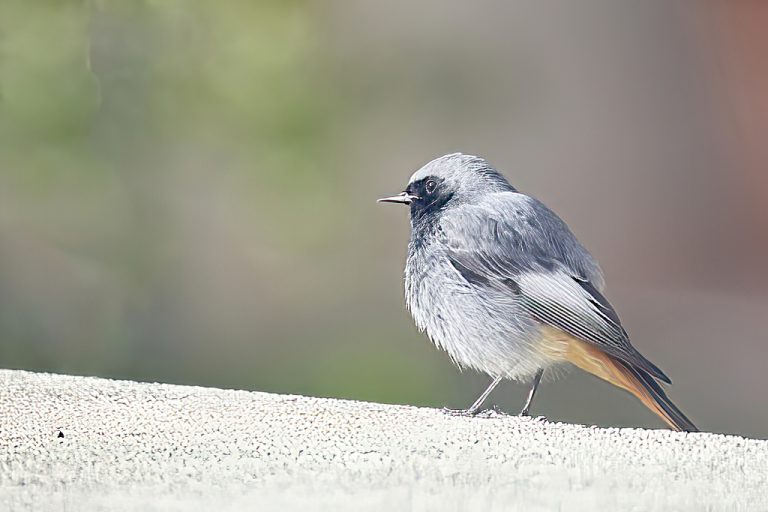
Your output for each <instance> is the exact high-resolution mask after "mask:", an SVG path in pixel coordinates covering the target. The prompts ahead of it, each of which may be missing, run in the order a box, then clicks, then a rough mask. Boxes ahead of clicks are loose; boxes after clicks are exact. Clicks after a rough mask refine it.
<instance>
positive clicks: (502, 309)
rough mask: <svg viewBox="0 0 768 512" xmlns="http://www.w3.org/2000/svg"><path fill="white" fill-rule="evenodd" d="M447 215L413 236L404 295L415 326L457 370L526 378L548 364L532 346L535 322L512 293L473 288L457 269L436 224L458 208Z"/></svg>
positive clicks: (443, 220)
mask: <svg viewBox="0 0 768 512" xmlns="http://www.w3.org/2000/svg"><path fill="white" fill-rule="evenodd" d="M446 215H448V216H449V217H448V218H445V217H442V218H439V219H438V220H437V222H436V223H435V224H434V225H432V226H414V230H413V232H412V236H411V242H410V244H409V251H408V260H407V263H406V270H405V285H406V286H405V291H406V303H407V305H408V309H409V311H410V312H411V314H412V316H413V318H414V321H415V323H416V326H417V327H418V329H419V330H420V331H423V332H425V333H426V334H427V335H428V336H429V338H430V339H431V340H432V341H433V342H434V343H435V345H436V346H437V347H438V348H440V349H442V350H445V351H446V352H447V353H448V355H449V356H450V357H451V359H452V360H453V361H454V362H455V363H456V364H457V365H458V366H459V367H462V368H472V369H475V370H478V371H481V372H485V373H488V374H490V375H492V376H498V375H501V376H504V377H507V378H511V379H525V378H527V377H529V376H530V375H532V374H533V373H535V372H536V370H537V369H538V368H539V367H541V366H542V365H544V364H546V361H544V360H543V359H542V356H541V354H539V353H538V352H537V351H536V348H535V342H536V340H537V337H538V335H539V331H538V324H537V323H536V322H535V320H533V319H532V318H531V317H530V315H528V314H526V313H525V312H524V311H523V308H522V306H521V304H520V302H519V300H518V298H517V297H516V296H515V294H514V293H510V292H505V291H502V290H499V289H494V288H490V289H489V288H480V287H477V286H475V285H473V284H472V283H470V282H468V280H467V279H466V277H465V276H464V275H462V273H461V272H460V271H459V270H457V268H456V267H455V265H454V263H452V262H451V260H450V259H449V257H448V249H449V246H450V244H451V243H452V241H451V240H448V239H446V237H445V232H444V231H443V230H442V228H441V225H440V223H441V222H445V221H446V220H447V221H455V220H456V219H455V217H454V218H453V219H451V218H450V216H460V215H461V210H460V209H454V210H452V211H451V212H450V213H448V214H446ZM425 230H429V232H426V233H425Z"/></svg>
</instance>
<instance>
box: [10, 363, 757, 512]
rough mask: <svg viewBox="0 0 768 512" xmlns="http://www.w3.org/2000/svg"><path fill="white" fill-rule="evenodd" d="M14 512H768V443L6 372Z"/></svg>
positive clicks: (11, 492)
mask: <svg viewBox="0 0 768 512" xmlns="http://www.w3.org/2000/svg"><path fill="white" fill-rule="evenodd" d="M0 419H1V421H2V423H1V424H0V453H1V454H2V455H1V457H0V510H3V511H15V510H34V511H48V510H51V511H53V510H55V511H81V510H86V511H87V510H158V511H159V510H163V511H166V510H184V511H188V510H216V511H217V512H221V511H229V510H232V511H235V510H292V509H294V510H329V511H330V510H333V511H336V510H355V511H357V510H441V511H442V510H449V511H450V510H526V511H527V510H554V509H557V510H597V509H606V510H638V511H640V510H665V511H667V510H696V511H700V510H768V441H757V440H749V439H743V438H739V437H732V436H723V435H714V434H685V433H674V432H670V431H663V430H637V429H598V428H589V427H583V426H577V425H566V424H553V423H547V422H545V421H542V420H536V419H523V418H517V417H506V416H500V415H496V414H487V415H486V417H481V418H463V417H453V416H450V415H447V414H445V413H443V412H442V411H438V410H433V409H420V408H416V407H404V406H392V405H380V404H371V403H360V402H350V401H342V400H328V399H319V398H305V397H299V396H282V395H271V394H265V393H251V392H245V391H227V390H219V389H204V388H195V387H185V386H170V385H159V384H140V383H135V382H119V381H110V380H103V379H95V378H83V377H68V376H60V375H47V374H34V373H27V372H20V371H0Z"/></svg>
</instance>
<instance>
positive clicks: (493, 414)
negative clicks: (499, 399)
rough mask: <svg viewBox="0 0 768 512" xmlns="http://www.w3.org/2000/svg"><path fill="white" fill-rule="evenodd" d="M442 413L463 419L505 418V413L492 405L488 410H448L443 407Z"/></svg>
mask: <svg viewBox="0 0 768 512" xmlns="http://www.w3.org/2000/svg"><path fill="white" fill-rule="evenodd" d="M442 411H443V412H444V413H445V414H449V415H451V416H459V417H463V418H497V417H499V416H507V413H505V412H504V411H502V410H501V409H499V406H497V405H494V406H493V407H491V408H490V409H484V410H480V409H472V408H469V409H458V410H457V409H449V408H447V407H443V409H442Z"/></svg>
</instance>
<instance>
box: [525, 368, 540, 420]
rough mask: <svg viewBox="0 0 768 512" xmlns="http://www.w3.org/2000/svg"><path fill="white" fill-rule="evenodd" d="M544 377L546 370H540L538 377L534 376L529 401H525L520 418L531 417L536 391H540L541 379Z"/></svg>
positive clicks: (537, 373)
mask: <svg viewBox="0 0 768 512" xmlns="http://www.w3.org/2000/svg"><path fill="white" fill-rule="evenodd" d="M543 375H544V368H539V370H538V371H537V372H536V375H534V376H533V382H532V383H531V390H530V391H529V392H528V399H527V400H526V401H525V406H523V410H522V411H520V416H530V414H529V413H530V412H531V404H532V403H533V397H534V396H535V395H536V390H537V389H539V384H540V383H541V377H542V376H543Z"/></svg>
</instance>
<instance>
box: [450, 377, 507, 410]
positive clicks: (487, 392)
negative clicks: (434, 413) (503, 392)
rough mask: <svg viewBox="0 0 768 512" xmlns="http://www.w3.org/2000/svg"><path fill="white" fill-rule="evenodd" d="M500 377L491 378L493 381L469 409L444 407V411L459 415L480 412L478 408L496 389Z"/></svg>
mask: <svg viewBox="0 0 768 512" xmlns="http://www.w3.org/2000/svg"><path fill="white" fill-rule="evenodd" d="M501 379H503V377H496V378H495V379H493V382H491V385H490V386H488V388H487V389H486V390H485V391H483V394H482V395H480V396H479V397H478V399H477V400H475V403H473V404H472V405H470V406H469V409H466V410H463V411H454V410H451V409H444V410H445V411H446V412H450V413H452V414H457V415H461V416H475V415H476V414H477V413H478V412H480V408H481V407H482V406H483V403H484V402H485V401H486V399H487V398H488V395H490V394H491V393H492V392H493V390H494V389H496V386H498V385H499V383H500V382H501Z"/></svg>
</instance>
